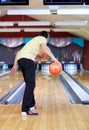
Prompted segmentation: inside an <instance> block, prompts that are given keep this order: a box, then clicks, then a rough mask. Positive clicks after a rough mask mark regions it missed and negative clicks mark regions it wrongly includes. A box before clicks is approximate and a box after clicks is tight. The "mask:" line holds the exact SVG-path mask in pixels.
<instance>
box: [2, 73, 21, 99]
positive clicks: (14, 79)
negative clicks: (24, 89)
mask: <svg viewBox="0 0 89 130" xmlns="http://www.w3.org/2000/svg"><path fill="white" fill-rule="evenodd" d="M22 79H23V78H22V74H21V73H20V72H16V73H14V74H10V75H7V76H4V77H3V78H0V98H1V97H3V96H4V95H5V94H7V93H8V92H9V91H10V90H11V89H12V88H13V87H14V86H16V85H17V84H18V83H20V82H21V80H22Z"/></svg>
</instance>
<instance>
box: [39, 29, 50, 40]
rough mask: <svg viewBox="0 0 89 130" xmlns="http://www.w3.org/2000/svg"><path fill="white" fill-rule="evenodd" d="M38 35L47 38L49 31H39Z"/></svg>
mask: <svg viewBox="0 0 89 130" xmlns="http://www.w3.org/2000/svg"><path fill="white" fill-rule="evenodd" d="M40 36H43V37H45V38H48V37H49V33H48V32H47V31H42V32H40Z"/></svg>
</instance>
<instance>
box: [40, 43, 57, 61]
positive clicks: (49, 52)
mask: <svg viewBox="0 0 89 130" xmlns="http://www.w3.org/2000/svg"><path fill="white" fill-rule="evenodd" d="M41 47H42V51H44V53H46V54H48V55H49V56H50V57H51V59H52V60H53V61H55V62H59V61H58V60H57V59H56V58H55V56H54V55H53V53H52V52H51V50H50V48H49V47H48V46H47V45H46V44H42V45H41Z"/></svg>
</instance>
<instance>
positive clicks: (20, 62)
mask: <svg viewBox="0 0 89 130" xmlns="http://www.w3.org/2000/svg"><path fill="white" fill-rule="evenodd" d="M48 38H49V34H48V32H46V31H42V32H41V33H40V35H39V36H37V37H35V38H33V39H32V40H31V41H29V42H28V43H27V44H26V45H25V46H24V47H23V48H22V49H21V50H20V51H19V52H18V53H17V55H16V58H15V61H14V65H13V67H12V69H11V72H12V73H13V72H16V70H17V66H19V67H20V69H21V71H22V74H23V77H24V81H25V83H26V87H25V91H24V96H23V101H22V115H25V116H26V115H32V116H34V115H38V113H36V112H35V98H34V88H35V57H36V55H37V54H38V53H39V52H40V51H41V50H42V51H44V52H45V53H46V54H48V55H49V56H50V57H51V59H52V60H53V61H55V62H58V60H57V59H56V58H55V57H54V55H53V54H52V52H51V51H50V49H49V48H48V46H47V45H46V43H47V40H48Z"/></svg>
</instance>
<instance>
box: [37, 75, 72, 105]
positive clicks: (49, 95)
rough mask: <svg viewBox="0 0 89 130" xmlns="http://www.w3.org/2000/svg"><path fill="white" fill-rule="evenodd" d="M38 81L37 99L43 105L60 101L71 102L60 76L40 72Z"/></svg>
mask: <svg viewBox="0 0 89 130" xmlns="http://www.w3.org/2000/svg"><path fill="white" fill-rule="evenodd" d="M36 81H37V82H36V88H35V91H36V94H35V95H36V101H37V104H39V105H40V106H41V107H42V106H43V107H46V106H48V105H54V104H59V103H67V104H70V101H69V99H68V98H67V96H66V93H65V91H64V89H63V87H62V83H61V81H60V80H59V78H58V77H51V76H44V75H42V73H39V75H38V77H37V80H36Z"/></svg>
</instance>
